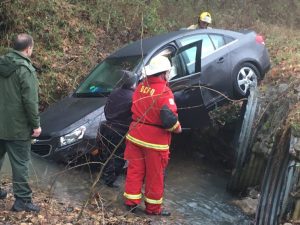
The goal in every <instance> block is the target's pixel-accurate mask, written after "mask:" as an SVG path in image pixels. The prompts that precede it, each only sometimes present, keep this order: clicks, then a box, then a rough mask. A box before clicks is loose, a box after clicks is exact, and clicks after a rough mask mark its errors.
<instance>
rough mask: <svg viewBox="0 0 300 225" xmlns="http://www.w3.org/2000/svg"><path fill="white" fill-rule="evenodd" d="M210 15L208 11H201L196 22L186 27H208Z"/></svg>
mask: <svg viewBox="0 0 300 225" xmlns="http://www.w3.org/2000/svg"><path fill="white" fill-rule="evenodd" d="M211 21H212V19H211V15H210V13H209V12H202V13H200V15H199V17H198V24H193V25H191V26H189V27H188V28H187V29H207V28H210V27H209V24H211Z"/></svg>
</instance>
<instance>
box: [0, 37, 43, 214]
mask: <svg viewBox="0 0 300 225" xmlns="http://www.w3.org/2000/svg"><path fill="white" fill-rule="evenodd" d="M32 50H33V39H32V37H31V36H30V35H28V34H19V35H18V36H17V37H16V38H15V39H14V41H13V49H12V50H11V51H10V52H9V53H8V54H6V55H4V56H1V57H0V168H1V166H2V164H3V160H4V156H5V153H7V154H8V158H9V160H10V163H11V167H12V173H13V178H12V179H13V191H14V196H15V199H16V200H15V202H14V205H13V207H12V210H13V211H33V212H39V210H40V208H39V207H38V206H37V205H34V204H33V203H32V199H31V198H32V191H31V189H30V187H29V184H28V179H29V174H28V170H29V162H30V147H31V141H30V139H31V137H38V136H39V135H40V133H41V127H40V118H39V111H38V81H37V78H36V74H35V69H34V67H33V66H32V64H31V61H30V59H29V57H30V56H31V54H32ZM6 195H7V193H6V192H5V191H4V190H2V189H0V199H4V198H6Z"/></svg>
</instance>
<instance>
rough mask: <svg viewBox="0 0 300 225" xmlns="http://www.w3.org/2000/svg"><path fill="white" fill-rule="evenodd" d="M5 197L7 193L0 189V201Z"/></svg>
mask: <svg viewBox="0 0 300 225" xmlns="http://www.w3.org/2000/svg"><path fill="white" fill-rule="evenodd" d="M6 196H7V192H6V191H4V190H1V189H0V199H5V198H6Z"/></svg>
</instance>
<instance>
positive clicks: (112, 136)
mask: <svg viewBox="0 0 300 225" xmlns="http://www.w3.org/2000/svg"><path fill="white" fill-rule="evenodd" d="M100 133H101V139H100V142H99V143H98V144H99V148H100V149H101V154H100V160H101V162H102V163H105V162H106V161H107V159H108V158H109V156H110V155H111V154H112V152H113V151H114V149H115V148H116V147H117V146H118V145H119V143H120V145H119V147H118V148H117V149H116V151H115V153H114V154H113V156H112V158H111V159H110V160H109V161H108V162H106V166H105V168H104V170H103V175H102V179H103V180H104V182H105V183H106V184H112V183H113V182H115V180H116V179H117V177H118V176H119V175H120V173H121V172H122V170H123V166H124V164H125V160H124V150H125V141H124V140H125V139H124V140H123V141H122V138H123V135H125V134H121V133H119V132H117V131H116V130H114V129H113V128H111V127H107V126H101V129H100Z"/></svg>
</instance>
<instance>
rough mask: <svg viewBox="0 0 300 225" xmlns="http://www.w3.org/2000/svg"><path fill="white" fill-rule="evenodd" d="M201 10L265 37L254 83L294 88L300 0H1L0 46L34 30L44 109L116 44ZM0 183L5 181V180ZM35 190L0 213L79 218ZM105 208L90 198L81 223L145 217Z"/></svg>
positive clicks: (176, 25)
mask: <svg viewBox="0 0 300 225" xmlns="http://www.w3.org/2000/svg"><path fill="white" fill-rule="evenodd" d="M203 10H208V11H210V12H211V13H212V16H213V24H212V26H213V27H217V28H226V29H232V30H238V29H244V28H246V29H253V30H255V31H256V32H258V33H260V34H262V35H263V36H264V37H265V42H266V46H267V48H268V50H269V53H270V56H271V61H272V69H271V70H270V71H269V72H268V74H267V75H266V77H265V79H264V81H263V83H262V85H261V87H260V88H261V89H262V91H264V90H266V89H267V88H268V87H269V86H278V85H280V84H281V83H284V84H291V83H294V84H295V85H293V87H297V88H300V83H299V80H300V79H299V78H300V1H299V0H285V1H280V0H273V1H272V0H260V1H257V0H231V1H225V0H199V1H195V0H180V1H179V0H114V1H111V0H43V1H41V0H2V1H0V54H3V53H5V52H6V51H7V50H8V47H9V45H10V40H11V38H12V36H13V35H15V34H17V33H21V32H27V33H29V34H31V35H32V36H33V37H34V39H35V49H34V54H33V58H32V60H33V63H34V65H35V66H36V68H37V71H38V78H39V82H40V110H41V111H43V110H44V109H45V108H46V107H48V106H49V105H50V104H52V103H54V102H56V101H58V100H59V99H61V98H62V97H64V96H66V95H67V94H68V93H70V92H71V91H72V90H74V88H76V87H77V85H78V84H79V83H80V82H81V81H82V80H83V79H84V77H85V76H86V74H87V73H88V72H89V71H90V70H91V69H92V68H93V67H94V66H95V65H96V64H97V63H98V62H100V61H101V60H102V59H104V58H105V57H106V56H107V55H108V54H110V53H112V52H113V51H115V50H116V49H118V48H119V47H121V46H123V45H125V44H126V43H129V42H131V41H134V40H138V39H140V38H143V37H147V36H151V35H154V34H157V33H162V32H167V31H173V30H178V29H180V28H182V27H186V26H188V25H190V24H193V23H195V22H196V18H197V16H198V14H199V12H200V11H203ZM298 99H299V97H298ZM299 109H300V105H299V103H298V104H296V105H295V107H294V108H293V110H292V111H291V113H290V118H291V121H293V123H294V124H296V125H297V126H298V127H300V126H299V124H300V117H299V115H300V114H299V111H300V110H299ZM2 185H4V186H9V187H10V188H11V185H10V184H9V181H4V182H2ZM35 193H37V196H35V199H34V200H35V201H36V202H37V203H39V204H40V205H41V206H42V207H44V208H45V209H46V210H45V211H44V212H43V214H41V215H38V216H37V215H33V214H30V213H23V214H19V215H18V214H13V215H12V213H10V212H8V211H5V212H4V213H3V215H0V220H1V221H5V222H7V224H14V223H18V222H20V221H26V223H25V224H30V223H32V224H51V223H52V222H53V224H57V223H61V224H71V223H73V224H80V223H78V222H76V219H77V217H78V213H79V211H80V208H78V207H75V206H74V207H73V206H72V207H73V208H72V211H69V210H70V207H69V203H68V202H65V203H64V204H62V203H61V202H59V201H56V200H53V199H51V196H52V195H51V193H50V195H49V193H40V192H35ZM12 201H13V196H9V199H8V200H7V202H4V203H3V202H2V204H3V205H5V206H6V207H7V205H11V204H12ZM70 205H72V203H70ZM103 211H104V210H103V209H102V208H101V207H99V205H97V204H96V203H91V205H89V207H88V209H87V210H86V211H85V214H84V215H83V217H82V221H81V222H82V224H100V222H99V221H104V220H105V221H106V222H107V224H119V223H118V222H119V221H122V224H149V223H150V222H149V221H148V220H147V218H146V219H145V218H131V217H129V218H128V217H127V216H128V215H125V216H124V215H123V214H122V215H121V216H120V217H114V216H115V214H113V213H112V214H111V213H110V212H109V213H108V214H105V216H104V213H103ZM107 211H108V210H107ZM107 211H105V212H107ZM102 213H103V215H102ZM56 222H57V223H56ZM103 224H104V222H103Z"/></svg>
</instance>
